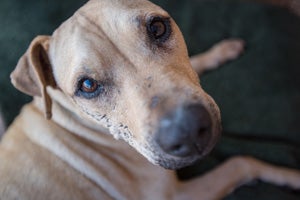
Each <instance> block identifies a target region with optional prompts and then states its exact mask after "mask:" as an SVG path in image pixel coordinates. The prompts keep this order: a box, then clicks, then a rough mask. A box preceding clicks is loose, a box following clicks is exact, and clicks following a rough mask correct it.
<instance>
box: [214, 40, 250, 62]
mask: <svg viewBox="0 0 300 200" xmlns="http://www.w3.org/2000/svg"><path fill="white" fill-rule="evenodd" d="M244 49H245V41H244V40H242V39H226V40H222V41H221V42H219V43H217V44H215V45H214V46H213V47H212V54H213V55H214V56H215V61H216V62H217V64H216V65H221V64H224V63H226V62H228V61H231V60H234V59H237V58H238V57H239V56H240V55H241V54H242V53H243V52H244Z"/></svg>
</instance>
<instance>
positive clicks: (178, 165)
mask: <svg viewBox="0 0 300 200" xmlns="http://www.w3.org/2000/svg"><path fill="white" fill-rule="evenodd" d="M221 132H222V127H221V125H219V126H218V127H216V128H215V130H214V131H213V132H212V136H211V139H210V140H209V143H208V144H207V145H206V146H205V148H204V149H203V150H199V151H198V152H199V153H198V154H195V155H191V156H187V157H177V156H173V155H170V154H165V153H164V156H160V158H159V159H158V160H156V161H155V164H157V165H159V166H161V167H163V168H165V169H169V170H179V169H182V168H185V167H188V166H191V165H193V164H194V163H196V162H197V161H199V160H201V159H203V158H204V157H205V156H207V155H208V154H209V153H210V152H211V151H212V149H213V148H214V147H215V145H216V144H217V142H218V141H219V138H220V136H221ZM160 151H162V150H161V149H160ZM162 152H163V151H162ZM162 157H164V158H162Z"/></svg>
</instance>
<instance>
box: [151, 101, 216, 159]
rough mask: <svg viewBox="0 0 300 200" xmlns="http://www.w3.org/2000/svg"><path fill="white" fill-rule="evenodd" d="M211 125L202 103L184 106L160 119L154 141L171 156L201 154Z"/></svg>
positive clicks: (209, 133) (209, 134)
mask: <svg viewBox="0 0 300 200" xmlns="http://www.w3.org/2000/svg"><path fill="white" fill-rule="evenodd" d="M211 126H212V121H211V117H210V115H209V113H208V111H207V110H206V109H205V108H204V107H203V106H202V105H200V104H193V105H188V106H184V107H181V108H178V109H176V110H174V111H172V112H170V113H168V114H167V115H166V116H164V117H163V118H162V119H161V122H160V127H159V130H158V133H157V137H156V141H157V143H158V145H159V146H160V147H161V148H162V149H163V150H164V151H165V152H166V153H168V154H170V155H173V156H177V157H188V156H193V155H198V154H202V152H203V151H204V149H205V148H206V146H207V145H208V143H209V141H210V139H211Z"/></svg>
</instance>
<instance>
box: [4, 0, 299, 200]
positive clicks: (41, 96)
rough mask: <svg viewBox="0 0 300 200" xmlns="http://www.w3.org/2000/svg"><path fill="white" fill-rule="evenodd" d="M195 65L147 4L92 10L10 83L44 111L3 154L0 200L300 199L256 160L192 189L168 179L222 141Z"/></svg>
mask: <svg viewBox="0 0 300 200" xmlns="http://www.w3.org/2000/svg"><path fill="white" fill-rule="evenodd" d="M242 46H243V43H242V42H241V41H239V40H232V41H230V40H229V41H224V42H222V43H220V44H218V45H216V46H215V47H213V48H212V50H210V51H209V52H207V53H205V54H203V55H200V56H196V57H194V58H192V60H191V62H192V64H193V65H194V68H195V69H197V70H198V71H203V70H204V69H206V68H214V67H216V66H217V65H218V64H219V63H222V62H225V61H226V60H229V59H233V58H235V57H237V56H238V54H239V53H240V52H241V51H242ZM191 62H190V60H189V58H188V54H187V50H186V46H185V42H184V40H183V37H182V35H181V33H180V31H179V29H178V27H177V26H176V24H175V22H174V21H173V20H172V19H171V18H170V17H169V15H168V13H166V12H165V11H163V10H162V9H161V8H159V7H157V6H155V5H153V4H152V3H150V2H148V1H146V0H130V1H129V0H91V1H89V2H88V3H87V4H86V5H84V6H83V7H82V8H81V9H79V10H78V11H77V12H76V13H75V14H74V16H72V17H71V18H70V19H69V20H67V21H66V22H65V23H64V24H63V25H61V26H60V27H59V28H58V29H57V30H56V31H55V32H54V34H53V35H52V36H39V37H37V38H35V39H34V40H33V42H32V43H31V45H30V47H29V49H28V51H27V52H26V53H25V55H24V56H23V57H22V58H21V59H20V61H19V63H18V65H17V67H16V69H15V71H14V72H13V74H12V81H13V83H14V85H15V86H16V87H17V88H18V89H20V90H21V91H23V92H25V93H27V94H30V95H32V96H34V101H33V102H32V103H30V104H29V105H26V106H25V107H24V108H23V110H22V112H21V114H20V115H19V116H18V117H17V118H16V120H15V121H14V123H13V124H12V125H11V126H10V127H9V129H8V131H7V133H6V134H5V136H4V138H3V140H2V142H1V146H0V163H1V164H0V177H1V179H0V199H1V200H2V199H3V200H10V199H22V200H24V199H28V200H35V199H36V200H40V199H53V200H59V199H62V200H76V199H79V200H83V199H84V200H88V199H201V200H210V199H221V198H222V197H224V196H225V195H226V194H228V193H230V192H231V191H232V190H233V189H234V188H236V187H237V186H239V185H240V184H243V183H246V182H249V181H251V180H253V179H256V178H258V179H262V180H264V181H269V182H272V183H275V184H278V185H288V186H290V187H292V188H295V189H299V188H300V173H299V172H298V171H293V170H290V169H284V168H277V167H273V166H270V165H267V164H264V163H262V162H260V161H257V160H255V159H252V158H244V157H238V158H233V159H231V160H229V161H227V162H226V163H224V164H223V165H221V166H220V167H219V168H217V169H215V170H213V171H212V172H210V173H208V174H206V175H205V176H203V177H201V178H197V179H195V180H192V181H189V182H184V183H182V182H179V181H178V180H177V179H176V175H175V173H174V172H173V171H171V170H166V169H163V168H162V167H164V168H167V169H178V168H181V167H184V166H187V165H190V164H192V163H193V162H194V161H195V160H197V159H199V158H201V157H203V156H204V155H206V154H207V153H208V152H209V151H210V150H211V149H212V148H213V146H214V144H215V143H216V141H217V138H218V137H219V135H220V129H221V128H220V114H219V110H218V107H217V105H216V104H215V103H214V101H213V100H212V98H211V97H209V96H208V95H207V94H206V93H205V92H204V91H203V90H202V89H201V87H200V85H199V79H198V76H197V74H196V72H195V71H194V70H193V69H192V66H191ZM44 113H45V114H46V117H47V118H48V119H46V118H45V117H44ZM111 135H113V136H114V137H115V138H117V139H122V140H124V141H126V143H125V142H123V141H122V140H115V139H114V138H113V137H112V136H111ZM127 143H128V144H130V145H131V146H132V147H134V148H131V147H130V145H128V144H127ZM134 149H135V150H137V151H138V152H139V153H140V154H142V155H143V156H144V157H145V158H147V159H148V160H149V161H150V162H151V163H153V164H154V165H153V164H151V163H150V162H148V161H147V160H146V159H145V158H144V157H143V156H141V155H140V154H138V153H137V152H136V151H135V150H134ZM156 165H160V166H162V167H159V166H156Z"/></svg>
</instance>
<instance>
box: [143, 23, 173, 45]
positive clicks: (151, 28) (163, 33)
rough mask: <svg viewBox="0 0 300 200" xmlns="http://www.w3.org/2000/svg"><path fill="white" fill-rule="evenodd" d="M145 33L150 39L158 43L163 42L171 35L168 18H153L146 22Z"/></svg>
mask: <svg viewBox="0 0 300 200" xmlns="http://www.w3.org/2000/svg"><path fill="white" fill-rule="evenodd" d="M147 32H148V35H149V36H150V38H152V39H154V40H155V41H158V42H160V43H163V42H165V41H166V40H167V39H169V37H170V35H171V25H170V19H169V18H161V17H153V18H151V19H150V20H149V21H148V22H147Z"/></svg>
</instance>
